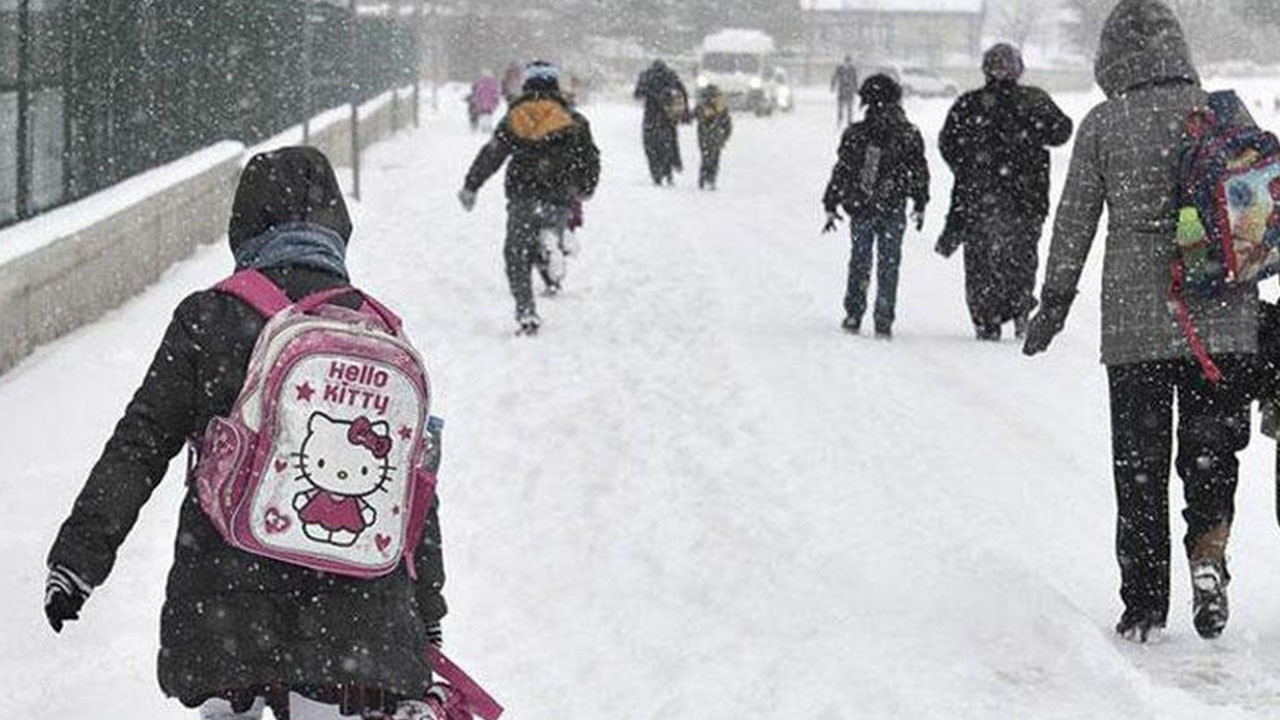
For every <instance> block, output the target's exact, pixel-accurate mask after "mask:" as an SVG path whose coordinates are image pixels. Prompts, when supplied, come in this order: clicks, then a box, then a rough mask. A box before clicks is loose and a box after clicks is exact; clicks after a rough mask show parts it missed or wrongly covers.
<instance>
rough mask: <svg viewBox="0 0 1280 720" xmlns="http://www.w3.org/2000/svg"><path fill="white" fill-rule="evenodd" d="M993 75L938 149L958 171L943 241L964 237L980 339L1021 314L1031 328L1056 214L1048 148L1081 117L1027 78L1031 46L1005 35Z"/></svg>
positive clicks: (988, 67) (957, 115) (960, 104)
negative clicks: (1047, 231)
mask: <svg viewBox="0 0 1280 720" xmlns="http://www.w3.org/2000/svg"><path fill="white" fill-rule="evenodd" d="M982 69H983V73H984V74H985V76H986V85H985V86H984V87H983V88H981V89H979V90H974V91H972V92H969V93H966V94H964V95H962V96H961V97H960V98H959V99H958V100H957V101H956V103H955V104H954V105H953V106H952V108H951V111H950V112H949V113H948V114H947V120H946V124H945V125H944V126H943V128H942V135H941V137H940V139H939V143H938V144H939V149H940V150H941V151H942V157H943V159H945V160H946V161H947V164H948V165H950V166H951V170H952V172H953V173H954V174H955V185H954V187H953V190H952V196H951V210H950V213H949V214H948V216H947V224H946V228H945V230H944V232H943V237H942V238H941V240H940V241H939V246H938V250H939V252H941V253H942V254H944V255H949V254H950V253H951V252H953V251H954V250H955V249H956V247H958V246H959V245H961V244H963V245H964V265H965V296H966V300H967V302H968V305H969V314H970V317H971V319H972V320H973V325H974V330H975V333H976V335H977V337H978V338H979V339H982V340H999V339H1000V330H1001V325H1003V324H1004V323H1006V322H1009V321H1013V322H1014V323H1015V332H1016V334H1017V336H1018V337H1022V336H1023V335H1024V334H1025V332H1026V323H1027V317H1028V315H1029V313H1030V312H1031V310H1032V309H1033V308H1034V307H1035V306H1036V300H1035V280H1036V267H1037V265H1038V263H1039V253H1038V249H1039V248H1038V246H1039V243H1040V233H1041V230H1042V229H1043V228H1044V221H1045V217H1046V216H1047V215H1048V214H1049V151H1048V150H1047V149H1046V148H1048V147H1054V146H1057V145H1062V144H1063V143H1065V142H1067V141H1068V140H1070V139H1071V131H1072V122H1071V118H1069V117H1067V116H1066V115H1065V114H1064V113H1063V112H1062V110H1060V109H1059V108H1058V106H1057V105H1056V104H1054V102H1053V100H1052V99H1051V98H1050V97H1049V94H1048V93H1046V92H1044V91H1043V90H1041V89H1039V88H1035V87H1029V86H1025V85H1019V84H1018V79H1019V78H1020V77H1021V76H1022V69H1023V66H1022V56H1021V54H1019V52H1018V51H1017V49H1016V48H1014V47H1012V46H1010V45H1006V44H999V45H996V46H994V47H992V48H991V49H990V50H988V51H987V53H986V55H985V56H984V58H983V61H982Z"/></svg>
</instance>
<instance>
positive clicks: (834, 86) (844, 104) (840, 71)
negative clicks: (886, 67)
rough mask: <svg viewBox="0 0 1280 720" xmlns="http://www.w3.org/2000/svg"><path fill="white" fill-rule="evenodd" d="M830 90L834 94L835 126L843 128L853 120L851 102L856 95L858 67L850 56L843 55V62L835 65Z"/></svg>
mask: <svg viewBox="0 0 1280 720" xmlns="http://www.w3.org/2000/svg"><path fill="white" fill-rule="evenodd" d="M831 91H832V92H834V93H835V94H836V126H837V127H841V128H843V127H844V126H845V125H848V124H849V123H852V122H853V103H854V100H855V99H856V98H857V96H858V69H857V68H856V67H854V66H853V58H852V57H851V56H849V55H845V56H844V63H842V64H840V65H837V66H836V70H835V72H834V73H832V75H831Z"/></svg>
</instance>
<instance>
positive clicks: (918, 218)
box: [911, 207, 924, 232]
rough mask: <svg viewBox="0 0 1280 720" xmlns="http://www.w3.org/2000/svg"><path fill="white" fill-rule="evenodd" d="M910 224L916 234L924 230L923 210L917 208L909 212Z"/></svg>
mask: <svg viewBox="0 0 1280 720" xmlns="http://www.w3.org/2000/svg"><path fill="white" fill-rule="evenodd" d="M911 222H912V223H914V224H915V226H916V232H920V231H921V230H924V208H922V207H917V208H916V209H914V210H912V211H911Z"/></svg>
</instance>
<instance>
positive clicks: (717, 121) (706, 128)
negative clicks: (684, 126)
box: [693, 85, 733, 190]
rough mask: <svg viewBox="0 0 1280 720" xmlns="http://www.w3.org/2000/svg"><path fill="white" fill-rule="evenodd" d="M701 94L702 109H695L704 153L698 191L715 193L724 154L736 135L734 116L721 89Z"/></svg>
mask: <svg viewBox="0 0 1280 720" xmlns="http://www.w3.org/2000/svg"><path fill="white" fill-rule="evenodd" d="M698 95H699V100H698V106H697V107H696V108H694V110H693V114H694V117H695V118H697V121H698V149H699V150H700V151H701V152H702V165H701V167H699V169H698V188H699V189H704V190H705V189H711V190H715V189H716V181H717V179H718V178H719V177H720V151H721V150H723V149H724V145H725V143H727V142H729V136H730V135H732V134H733V117H732V116H731V115H730V114H729V107H728V105H726V104H725V101H724V93H723V92H721V91H720V88H719V87H717V86H715V85H708V86H707V87H705V88H703V89H702V91H701V92H700V93H698Z"/></svg>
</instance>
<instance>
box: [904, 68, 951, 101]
mask: <svg viewBox="0 0 1280 720" xmlns="http://www.w3.org/2000/svg"><path fill="white" fill-rule="evenodd" d="M898 82H899V83H901V84H902V93H903V94H904V95H915V96H916V97H926V98H928V97H955V96H957V95H959V94H960V88H959V87H957V86H956V84H955V83H954V82H952V81H950V80H948V79H947V78H945V77H943V76H942V75H941V74H940V73H938V71H936V70H933V69H931V68H926V67H919V66H908V67H903V68H900V69H899V70H898Z"/></svg>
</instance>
